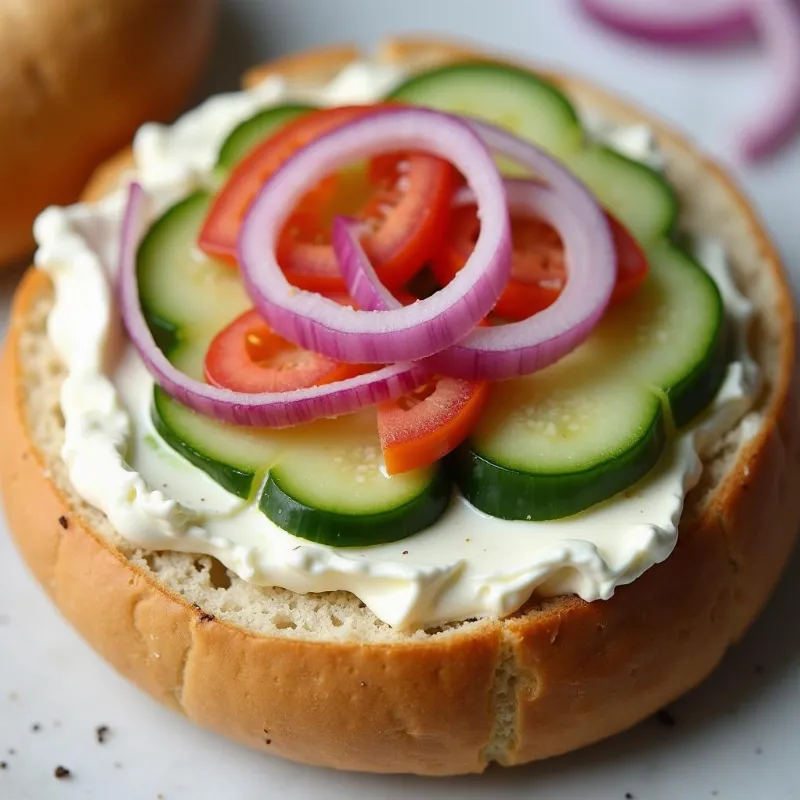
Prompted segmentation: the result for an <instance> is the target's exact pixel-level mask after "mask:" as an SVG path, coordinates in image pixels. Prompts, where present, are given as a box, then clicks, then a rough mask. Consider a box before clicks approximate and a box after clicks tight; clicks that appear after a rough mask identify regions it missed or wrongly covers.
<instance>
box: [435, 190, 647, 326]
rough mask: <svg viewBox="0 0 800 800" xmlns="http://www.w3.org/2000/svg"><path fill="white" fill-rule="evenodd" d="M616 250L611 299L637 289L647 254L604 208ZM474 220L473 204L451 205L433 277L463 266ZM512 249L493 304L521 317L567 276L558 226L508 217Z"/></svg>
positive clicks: (557, 290) (551, 296) (443, 278)
mask: <svg viewBox="0 0 800 800" xmlns="http://www.w3.org/2000/svg"><path fill="white" fill-rule="evenodd" d="M606 218H607V219H608V222H609V225H610V228H611V235H612V238H613V240H614V245H615V247H616V251H617V282H616V285H615V288H614V293H613V295H612V298H611V300H612V302H619V301H620V300H623V299H624V298H626V297H628V296H630V295H631V294H632V293H633V292H635V291H636V289H638V287H639V286H640V285H641V283H642V281H644V279H645V277H646V276H647V258H646V257H645V255H644V253H643V252H642V249H641V248H640V247H639V245H638V243H637V242H636V240H635V239H634V238H633V237H632V236H631V235H630V233H628V231H627V230H626V229H625V228H624V227H623V226H622V225H621V224H620V223H619V222H618V221H617V220H616V219H615V218H614V217H613V216H611V215H610V214H608V213H607V214H606ZM479 231H480V222H479V220H478V216H477V210H476V208H475V207H474V206H462V207H460V208H457V209H455V210H454V212H453V215H452V217H451V220H450V226H449V230H448V237H447V242H446V244H445V245H444V247H443V248H441V249H440V250H439V252H438V253H437V256H436V258H435V259H434V261H433V264H432V266H433V271H434V274H435V275H436V278H437V280H438V281H439V282H440V283H441V284H442V285H446V284H447V283H449V282H450V281H451V280H452V279H453V278H454V277H455V275H456V273H457V272H458V271H459V270H460V269H461V268H462V267H463V266H464V264H465V263H466V261H467V259H468V258H469V256H470V254H471V253H472V250H473V249H474V246H475V242H476V240H477V238H478V233H479ZM511 235H512V239H513V243H514V255H513V259H512V264H511V279H510V280H509V282H508V285H507V286H506V288H505V290H504V291H503V293H502V295H501V296H500V299H499V300H498V301H497V304H496V305H495V307H494V313H495V314H496V315H497V316H499V317H502V318H504V319H508V320H515V321H516V320H521V319H525V318H527V317H529V316H531V314H535V313H536V312H537V311H542V310H543V309H545V308H547V307H548V306H549V305H551V304H552V303H553V302H554V301H555V299H556V298H557V297H558V296H559V295H560V294H561V292H562V290H563V289H564V286H565V284H566V281H567V269H566V265H565V263H564V245H563V242H562V241H561V237H560V236H559V235H558V232H557V231H556V230H555V229H554V228H553V227H552V226H550V225H548V224H547V223H546V222H544V221H543V220H540V219H535V218H532V217H528V216H521V215H514V214H512V218H511Z"/></svg>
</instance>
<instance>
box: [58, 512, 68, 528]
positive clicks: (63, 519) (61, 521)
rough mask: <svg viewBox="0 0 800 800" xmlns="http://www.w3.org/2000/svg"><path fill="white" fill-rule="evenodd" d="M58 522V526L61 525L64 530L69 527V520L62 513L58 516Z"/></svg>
mask: <svg viewBox="0 0 800 800" xmlns="http://www.w3.org/2000/svg"><path fill="white" fill-rule="evenodd" d="M58 524H59V525H60V526H61V527H62V528H63V529H64V530H66V529H67V528H69V520H68V519H67V518H66V517H65V516H64V515H63V514H62V515H61V516H60V517H59V518H58Z"/></svg>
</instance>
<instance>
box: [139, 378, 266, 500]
mask: <svg viewBox="0 0 800 800" xmlns="http://www.w3.org/2000/svg"><path fill="white" fill-rule="evenodd" d="M151 416H152V420H153V425H154V426H155V429H156V430H157V431H158V433H159V435H160V436H161V438H162V439H163V440H164V441H165V442H166V443H167V444H168V445H169V446H170V447H172V448H173V450H176V451H177V452H178V453H180V454H181V455H182V456H183V457H184V458H186V459H187V460H188V461H190V462H191V463H192V464H194V465H195V466H196V467H199V468H200V469H202V470H203V472H206V473H207V474H208V475H209V476H210V477H211V478H213V479H214V480H215V481H216V482H217V483H219V484H220V486H222V487H223V488H224V489H227V491H229V492H231V494H235V495H236V496H237V497H243V498H245V499H246V498H248V497H250V496H251V495H252V494H253V492H254V491H255V490H257V489H258V488H259V485H260V483H261V481H260V479H259V476H260V475H264V474H266V471H267V469H268V468H269V465H270V464H272V463H274V461H275V459H276V458H277V455H278V453H279V452H280V447H281V442H280V440H279V439H278V438H277V437H274V436H270V435H269V434H268V433H265V432H262V431H258V430H254V429H252V428H237V427H235V426H233V425H226V424H224V423H222V422H217V421H215V420H213V419H211V418H209V417H205V416H203V415H202V414H198V413H197V412H196V411H192V410H191V409H190V408H187V407H186V406H184V405H183V404H181V403H179V402H178V401H177V400H175V399H174V398H172V397H170V396H169V395H168V394H167V393H166V392H164V391H163V390H162V389H159V388H158V387H156V388H155V390H154V392H153V408H152V415H151Z"/></svg>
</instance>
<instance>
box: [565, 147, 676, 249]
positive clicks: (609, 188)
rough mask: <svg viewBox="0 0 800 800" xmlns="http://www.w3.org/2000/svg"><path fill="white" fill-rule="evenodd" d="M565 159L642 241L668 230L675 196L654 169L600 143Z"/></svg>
mask: <svg viewBox="0 0 800 800" xmlns="http://www.w3.org/2000/svg"><path fill="white" fill-rule="evenodd" d="M567 163H568V165H569V167H570V169H571V170H572V171H573V172H574V173H575V174H576V175H577V176H578V177H579V178H581V179H582V180H583V181H584V183H586V185H587V186H588V187H589V188H590V189H591V190H592V191H593V192H594V194H595V196H596V197H597V199H598V201H599V202H600V204H601V205H603V206H604V207H605V208H606V209H607V210H608V211H610V212H611V213H612V214H613V215H614V216H615V217H616V218H617V219H618V220H620V221H621V222H622V223H623V224H624V225H625V226H626V227H627V228H628V230H629V231H630V232H631V233H632V234H633V235H634V236H635V237H636V238H637V239H638V240H639V241H640V242H642V243H643V244H645V245H646V244H648V243H650V242H655V241H657V240H658V239H660V238H662V237H664V236H669V235H670V234H671V233H672V231H673V229H674V227H675V223H676V221H677V219H678V198H677V196H676V194H675V190H674V189H673V188H672V186H671V185H670V184H669V183H668V182H667V181H666V180H665V179H664V177H663V176H662V175H660V174H659V173H658V172H656V171H655V170H653V169H650V167H648V166H646V165H645V164H642V163H640V162H638V161H632V160H631V159H630V158H626V157H625V156H623V155H621V154H620V153H617V152H616V151H614V150H611V149H609V148H608V147H601V146H592V147H587V148H586V149H584V150H580V151H578V152H576V153H573V154H571V155H570V157H569V159H568V161H567Z"/></svg>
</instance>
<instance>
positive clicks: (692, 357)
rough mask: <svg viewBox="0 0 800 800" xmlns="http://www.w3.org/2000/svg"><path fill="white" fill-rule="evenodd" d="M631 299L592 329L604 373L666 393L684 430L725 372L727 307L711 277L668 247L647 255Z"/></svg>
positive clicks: (683, 253)
mask: <svg viewBox="0 0 800 800" xmlns="http://www.w3.org/2000/svg"><path fill="white" fill-rule="evenodd" d="M647 256H648V261H649V264H650V270H649V273H648V276H647V280H646V281H645V284H644V285H643V286H642V288H641V289H640V290H639V291H638V292H637V294H636V295H635V297H632V298H630V299H629V300H628V301H626V302H623V303H620V304H619V305H616V306H614V307H612V308H610V309H609V311H608V313H607V314H606V316H605V317H604V318H603V321H602V322H601V323H600V325H599V326H598V328H597V330H596V331H595V334H594V337H595V339H596V342H597V344H598V345H599V346H600V347H601V348H602V350H603V355H602V356H600V357H601V358H602V359H603V360H604V362H605V363H606V364H608V365H609V369H611V370H613V371H614V372H616V373H618V374H623V375H625V376H628V377H629V378H630V379H635V380H637V381H639V382H641V383H642V384H645V385H647V386H648V387H649V388H650V389H651V390H652V391H655V392H657V393H659V394H661V395H662V396H665V397H666V398H667V400H668V401H669V407H670V410H671V415H672V419H673V422H674V424H675V426H676V427H682V426H683V425H686V423H688V422H690V421H691V420H692V419H693V418H694V417H695V416H696V415H697V414H699V413H700V412H701V411H702V410H703V409H704V408H705V407H706V406H707V405H708V403H709V402H711V400H712V399H713V398H714V395H715V394H716V393H717V391H718V390H719V387H720V384H721V383H722V379H723V378H724V376H725V369H726V367H727V360H728V359H727V355H728V352H727V350H728V348H727V336H726V333H727V331H726V325H725V307H724V304H723V301H722V296H721V295H720V292H719V289H718V288H717V285H716V283H714V280H713V279H712V278H711V276H710V275H709V274H708V273H707V272H706V271H705V270H704V269H703V268H702V267H701V266H700V265H699V264H697V262H696V261H694V260H693V259H692V258H691V256H689V255H687V254H686V253H685V252H684V251H682V250H680V249H678V248H677V247H676V246H674V245H672V244H667V243H662V244H659V245H656V246H654V247H651V248H649V249H648V251H647Z"/></svg>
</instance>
